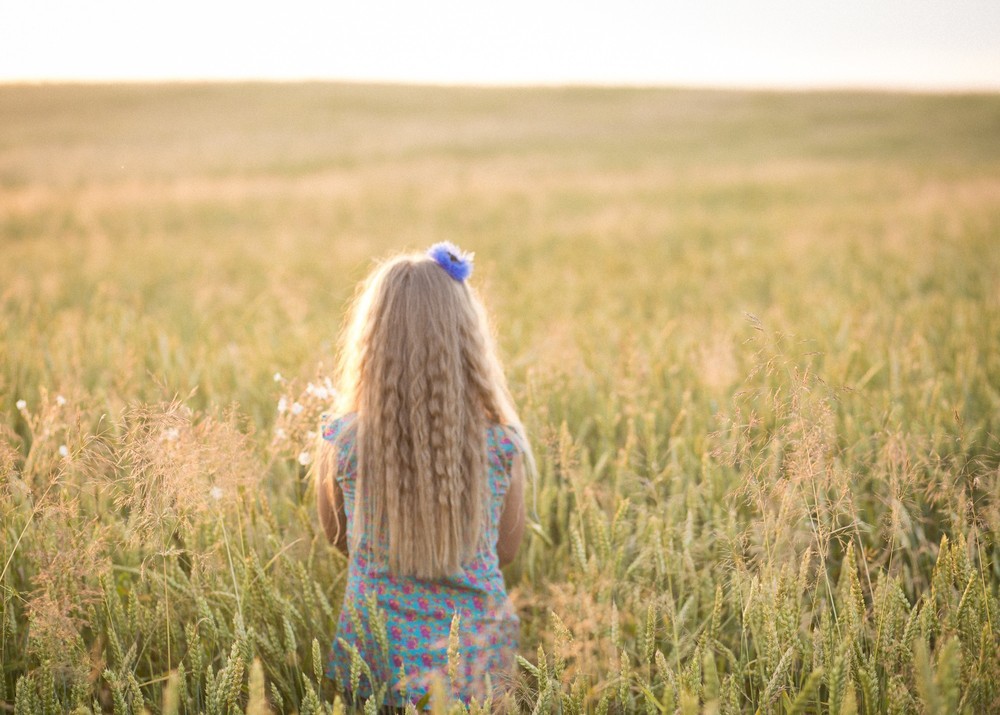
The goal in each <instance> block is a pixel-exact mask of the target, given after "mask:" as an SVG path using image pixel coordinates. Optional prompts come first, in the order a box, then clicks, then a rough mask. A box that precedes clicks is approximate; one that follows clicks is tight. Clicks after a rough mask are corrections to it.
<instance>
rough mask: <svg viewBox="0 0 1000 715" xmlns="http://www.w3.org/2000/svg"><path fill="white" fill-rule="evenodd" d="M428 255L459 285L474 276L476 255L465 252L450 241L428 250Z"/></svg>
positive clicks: (435, 245) (436, 244)
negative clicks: (473, 260)
mask: <svg viewBox="0 0 1000 715" xmlns="http://www.w3.org/2000/svg"><path fill="white" fill-rule="evenodd" d="M427 255H428V256H429V257H430V258H431V259H432V260H433V261H434V262H435V263H437V264H438V265H439V266H441V267H442V268H444V270H445V271H446V272H447V273H448V275H449V276H451V277H452V278H454V279H455V280H456V281H458V282H459V283H462V282H464V281H465V280H466V279H467V278H468V277H469V276H471V275H472V259H473V257H474V254H472V253H468V252H465V251H463V250H462V249H460V248H459V247H458V246H456V245H455V244H454V243H451V242H450V241H442V242H441V243H435V244H434V245H433V246H431V247H430V248H428V249H427Z"/></svg>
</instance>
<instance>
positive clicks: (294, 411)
mask: <svg viewBox="0 0 1000 715" xmlns="http://www.w3.org/2000/svg"><path fill="white" fill-rule="evenodd" d="M304 409H305V407H303V406H302V405H301V404H300V403H298V402H295V403H293V404H292V414H293V415H298V414H301V413H302V410H304Z"/></svg>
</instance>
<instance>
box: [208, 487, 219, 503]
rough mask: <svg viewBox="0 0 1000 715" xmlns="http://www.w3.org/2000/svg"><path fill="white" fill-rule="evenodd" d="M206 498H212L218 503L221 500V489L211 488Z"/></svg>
mask: <svg viewBox="0 0 1000 715" xmlns="http://www.w3.org/2000/svg"><path fill="white" fill-rule="evenodd" d="M208 496H210V497H212V498H213V499H214V500H215V501H219V500H220V499H222V488H221V487H212V488H211V489H210V490H209V491H208Z"/></svg>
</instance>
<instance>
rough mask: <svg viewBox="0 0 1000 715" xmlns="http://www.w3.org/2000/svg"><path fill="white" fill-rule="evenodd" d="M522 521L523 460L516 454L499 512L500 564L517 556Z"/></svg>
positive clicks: (522, 529) (521, 534) (498, 554)
mask: <svg viewBox="0 0 1000 715" xmlns="http://www.w3.org/2000/svg"><path fill="white" fill-rule="evenodd" d="M524 522H525V515H524V462H523V461H522V458H521V455H519V454H518V455H516V456H515V457H514V462H513V464H512V465H511V474H510V487H508V489H507V496H506V497H504V502H503V511H502V512H501V513H500V524H499V529H498V531H499V533H498V535H497V557H498V558H499V560H500V565H501V566H506V565H507V564H509V563H510V562H511V561H513V560H514V557H515V556H517V549H518V547H519V546H520V545H521V537H522V536H523V535H524Z"/></svg>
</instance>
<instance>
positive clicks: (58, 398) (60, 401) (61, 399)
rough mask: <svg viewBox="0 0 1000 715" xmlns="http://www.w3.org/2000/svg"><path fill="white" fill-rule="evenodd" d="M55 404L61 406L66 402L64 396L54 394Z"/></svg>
mask: <svg viewBox="0 0 1000 715" xmlns="http://www.w3.org/2000/svg"><path fill="white" fill-rule="evenodd" d="M56 404H57V405H59V406H60V407H62V406H63V405H65V404H66V398H65V397H63V396H62V395H56Z"/></svg>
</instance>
